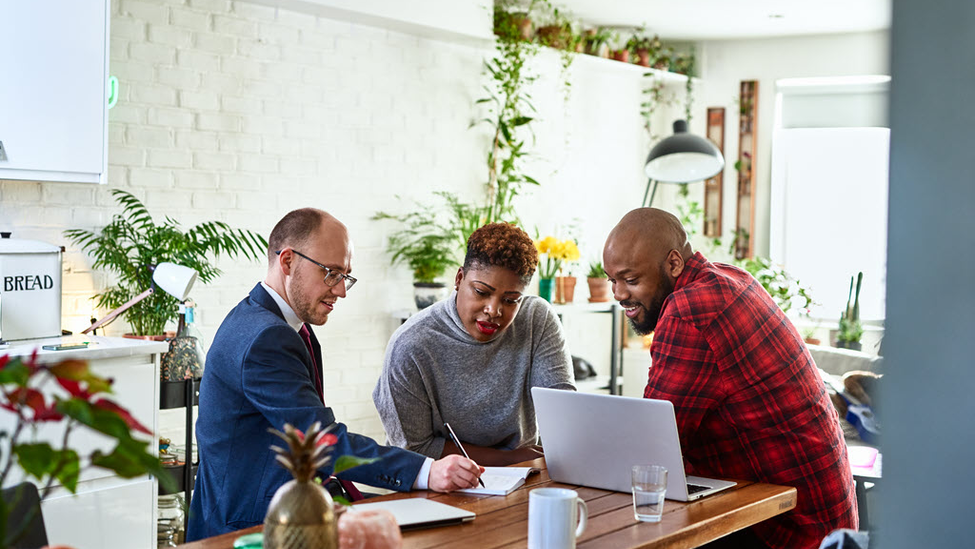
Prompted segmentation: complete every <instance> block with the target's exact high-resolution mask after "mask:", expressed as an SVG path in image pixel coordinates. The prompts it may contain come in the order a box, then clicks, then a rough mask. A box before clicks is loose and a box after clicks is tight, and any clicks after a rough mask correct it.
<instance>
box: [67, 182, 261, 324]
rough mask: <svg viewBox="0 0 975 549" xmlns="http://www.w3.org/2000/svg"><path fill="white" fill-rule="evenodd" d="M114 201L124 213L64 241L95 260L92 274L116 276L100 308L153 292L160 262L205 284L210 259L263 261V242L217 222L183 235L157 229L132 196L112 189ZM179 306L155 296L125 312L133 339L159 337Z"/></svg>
mask: <svg viewBox="0 0 975 549" xmlns="http://www.w3.org/2000/svg"><path fill="white" fill-rule="evenodd" d="M111 193H112V196H114V197H115V200H116V201H117V202H118V203H119V205H121V206H122V213H121V214H117V215H115V217H114V218H113V219H112V222H111V223H110V224H108V225H106V226H105V227H102V228H101V229H100V230H97V231H90V230H87V229H70V230H67V231H65V232H64V234H65V236H66V237H67V238H68V239H69V240H71V241H72V242H74V243H75V244H78V245H80V246H81V249H82V250H84V251H86V252H88V253H89V255H91V256H92V257H94V258H95V262H94V264H93V265H92V267H93V268H95V269H106V270H108V271H109V272H111V273H112V274H114V275H115V278H116V285H115V286H113V287H111V288H109V289H108V290H106V291H104V292H102V293H101V294H99V295H98V306H99V307H107V308H110V309H114V308H116V307H119V306H120V305H122V304H123V303H125V302H127V301H129V300H130V299H132V298H133V297H135V296H136V295H138V294H140V293H142V292H143V291H145V290H146V289H148V288H150V287H152V271H153V269H154V268H155V266H156V265H158V264H160V263H163V262H170V263H176V264H178V265H183V266H186V267H189V268H191V269H194V270H196V272H197V273H198V274H199V277H200V280H201V281H202V282H203V283H204V284H206V283H209V282H211V281H213V280H214V279H216V277H217V276H219V275H220V270H219V269H217V268H216V267H215V266H214V265H213V263H212V261H211V259H210V258H211V257H214V258H215V257H216V256H218V255H220V254H221V253H223V254H227V255H228V256H230V257H232V258H233V257H237V256H242V257H244V258H247V259H254V260H256V259H259V258H261V257H264V254H265V253H266V250H267V241H266V240H264V237H262V236H261V235H259V234H257V233H255V232H252V231H248V230H244V229H234V228H232V227H230V226H229V225H227V224H226V223H223V222H221V221H209V222H205V223H200V224H199V225H196V226H195V227H193V228H191V229H189V230H187V231H186V232H183V230H182V229H181V227H180V225H179V223H178V222H177V221H175V220H173V219H172V218H170V217H166V220H165V221H164V222H163V223H161V224H156V222H155V221H153V219H152V216H151V215H150V214H149V211H148V210H147V209H146V207H145V206H144V205H143V204H142V202H140V201H139V200H138V199H137V198H136V197H135V196H133V195H132V194H130V193H128V192H126V191H123V190H121V189H113V190H112V191H111ZM178 307H179V303H178V302H177V300H176V298H174V297H173V296H171V295H169V294H167V293H166V292H154V293H153V294H152V295H150V296H149V297H148V298H146V299H143V300H142V301H140V302H139V303H137V304H136V305H135V306H133V307H132V308H130V309H129V310H127V311H125V313H124V316H125V319H126V320H127V321H128V322H129V324H130V325H131V326H132V333H133V334H134V335H136V336H157V335H161V334H163V331H164V329H165V327H166V323H168V322H169V321H171V320H175V319H176V318H177V315H178Z"/></svg>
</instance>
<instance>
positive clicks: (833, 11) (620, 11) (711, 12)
mask: <svg viewBox="0 0 975 549" xmlns="http://www.w3.org/2000/svg"><path fill="white" fill-rule="evenodd" d="M552 3H553V4H554V5H555V6H557V7H559V8H565V10H566V11H568V12H570V13H571V14H572V16H573V18H574V19H579V20H582V21H583V22H584V24H586V25H593V26H595V25H599V26H611V27H639V26H641V25H644V24H645V25H646V28H647V31H648V32H649V33H651V34H658V35H660V37H661V38H664V39H667V40H717V39H734V38H757V37H773V36H795V35H802V34H829V33H840V32H862V31H874V30H881V29H888V28H890V11H891V0H554V1H553V2H552Z"/></svg>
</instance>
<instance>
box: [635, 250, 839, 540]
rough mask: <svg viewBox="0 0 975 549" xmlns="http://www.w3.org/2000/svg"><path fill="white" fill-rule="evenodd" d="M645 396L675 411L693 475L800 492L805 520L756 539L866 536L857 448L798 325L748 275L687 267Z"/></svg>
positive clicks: (692, 261) (666, 308)
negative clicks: (857, 532)
mask: <svg viewBox="0 0 975 549" xmlns="http://www.w3.org/2000/svg"><path fill="white" fill-rule="evenodd" d="M650 355H651V358H652V361H653V363H652V366H651V368H650V375H649V380H648V383H647V387H646V390H645V391H644V396H645V397H646V398H655V399H663V400H669V401H671V402H673V403H674V408H675V410H676V414H677V426H678V429H679V431H680V438H681V447H682V449H683V451H684V460H685V466H686V467H687V473H688V474H694V475H701V476H711V477H724V478H737V479H745V480H754V481H759V482H767V483H772V484H781V485H786V486H794V487H795V488H796V489H797V491H798V501H797V505H796V508H795V510H793V511H791V512H789V513H786V514H784V515H779V516H778V517H775V518H773V519H770V520H767V521H765V522H763V523H760V524H758V525H756V526H754V527H753V531H754V532H755V534H756V535H757V536H758V537H759V538H761V539H762V540H763V541H764V543H766V544H767V545H768V546H769V547H774V548H780V547H781V548H789V549H796V548H803V547H818V546H819V544H820V542H821V541H822V539H823V538H824V537H825V536H826V535H827V534H828V533H829V532H831V531H833V530H835V529H837V528H853V529H856V528H857V506H856V497H855V493H854V483H853V476H852V473H851V472H850V465H849V463H848V460H847V454H846V443H845V441H844V440H843V434H842V431H841V430H840V427H839V423H838V417H837V414H836V411H835V410H834V409H833V406H832V404H831V403H830V400H829V397H828V396H827V394H826V390H825V387H824V386H823V382H822V380H821V379H820V377H819V373H818V372H817V371H816V365H815V363H814V362H813V360H812V357H811V356H810V355H809V351H808V350H807V349H806V346H805V344H804V343H803V342H802V338H801V337H800V336H799V334H798V332H797V331H796V329H795V327H794V326H793V325H792V322H790V321H789V320H788V318H786V316H785V314H784V313H783V312H782V310H781V309H779V307H778V306H777V305H776V304H775V302H774V301H772V298H771V297H770V296H769V295H768V292H766V291H765V289H764V288H763V287H762V286H761V284H759V283H758V282H757V281H756V280H755V279H754V278H752V276H751V275H749V274H748V273H747V272H745V271H743V270H741V269H738V268H737V267H733V266H731V265H724V264H721V263H711V262H709V261H707V260H706V259H705V258H704V256H703V255H701V254H700V253H696V254H694V255H693V256H692V257H691V258H689V259H688V261H687V262H686V265H685V268H684V271H683V272H682V273H681V275H680V276H679V277H678V279H677V282H676V285H675V289H674V292H673V293H672V294H671V295H670V296H669V297H668V298H667V299H666V300H665V301H664V304H663V307H662V310H661V313H660V318H659V320H658V322H657V327H656V331H655V333H654V338H653V343H652V345H651V348H650Z"/></svg>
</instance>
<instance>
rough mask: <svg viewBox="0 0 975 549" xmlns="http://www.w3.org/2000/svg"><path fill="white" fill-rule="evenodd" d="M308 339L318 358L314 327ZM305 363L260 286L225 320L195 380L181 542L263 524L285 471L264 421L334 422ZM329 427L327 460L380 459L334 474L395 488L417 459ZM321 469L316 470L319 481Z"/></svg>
mask: <svg viewBox="0 0 975 549" xmlns="http://www.w3.org/2000/svg"><path fill="white" fill-rule="evenodd" d="M312 346H313V348H314V350H315V352H316V353H317V354H318V355H319V357H321V347H320V346H319V344H318V340H317V339H315V334H314V333H312ZM319 363H321V361H320V360H319ZM312 368H314V366H313V362H312V360H311V356H310V355H309V354H308V350H307V348H306V347H305V344H304V342H302V340H301V336H300V335H298V333H297V332H296V331H295V330H294V329H292V328H291V326H289V325H288V323H287V322H285V320H284V316H283V315H282V314H281V311H280V309H279V308H278V306H277V304H276V303H275V302H274V300H273V299H272V298H271V296H270V295H269V294H268V293H267V291H266V290H264V288H263V287H262V286H261V285H260V284H258V285H257V286H256V287H255V288H254V289H253V290H251V293H250V295H249V296H248V297H247V298H246V299H244V300H243V301H241V302H240V303H239V304H238V305H237V306H236V307H234V309H233V310H232V311H230V314H228V315H227V318H225V319H224V321H223V324H221V325H220V328H219V329H218V330H217V335H216V336H215V337H214V339H213V344H212V345H211V347H210V351H209V353H208V354H207V360H206V369H205V370H204V373H203V381H202V383H201V385H200V411H199V419H198V420H197V423H196V438H197V445H198V448H199V458H200V468H199V472H198V474H197V477H196V486H195V491H194V493H193V501H192V504H191V505H190V520H189V528H188V531H187V541H191V540H196V539H201V538H205V537H210V536H214V535H217V534H223V533H225V532H231V531H234V530H239V529H241V528H246V527H249V526H254V525H255V524H261V523H263V522H264V516H265V515H266V514H267V507H268V503H270V501H271V497H272V496H273V495H274V492H275V491H276V490H277V489H278V488H279V487H280V486H281V485H283V484H284V483H285V482H287V481H289V480H291V478H292V477H291V474H290V473H289V472H288V471H287V470H285V469H284V468H283V467H281V466H280V465H278V464H277V463H276V462H275V460H274V453H273V452H272V451H271V450H270V446H271V445H272V444H274V445H278V446H285V444H284V441H282V440H281V439H279V438H277V437H275V436H274V435H272V434H271V433H269V432H268V431H267V430H268V428H269V427H274V428H275V429H278V430H282V428H283V427H284V424H285V423H290V424H292V425H294V426H295V427H296V428H298V429H301V430H302V431H304V430H306V429H307V428H308V427H309V426H311V425H312V424H313V423H314V422H316V421H321V422H322V425H323V426H326V425H330V424H332V423H334V422H335V416H334V415H333V414H332V409H331V408H328V407H326V406H324V405H323V404H322V401H321V400H319V398H318V392H317V391H316V389H315V377H314V373H313V372H314V370H313V369H312ZM332 432H333V433H335V435H337V436H338V442H337V443H336V444H335V446H334V449H333V451H332V456H333V460H334V459H335V458H337V457H338V456H342V455H347V454H348V455H355V456H359V457H379V458H381V460H380V461H378V462H376V463H373V464H370V465H363V466H359V467H356V468H353V469H350V470H348V471H346V472H343V473H342V475H341V476H342V478H343V479H347V480H353V481H356V482H362V483H364V484H369V485H371V486H378V487H382V488H388V489H391V490H399V491H408V490H409V489H410V488H411V487H412V486H413V482H414V480H415V479H416V475H417V473H418V472H419V470H420V467H421V466H422V465H423V461H424V457H423V456H421V455H420V454H416V453H414V452H409V451H407V450H403V449H400V448H394V447H389V446H381V445H379V444H378V443H377V442H376V441H374V440H372V439H371V438H368V437H364V436H361V435H356V434H353V433H349V432H348V431H347V430H346V427H345V425H343V424H341V423H338V424H336V426H335V428H334V429H333V430H332ZM330 468H331V465H330V466H329V470H326V471H322V477H323V478H327V476H328V475H329V474H330Z"/></svg>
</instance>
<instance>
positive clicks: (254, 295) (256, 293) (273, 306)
mask: <svg viewBox="0 0 975 549" xmlns="http://www.w3.org/2000/svg"><path fill="white" fill-rule="evenodd" d="M250 298H251V299H252V300H253V301H254V302H255V303H256V304H257V305H259V306H261V307H264V308H265V309H267V310H269V311H271V312H272V313H274V314H275V315H277V316H278V318H280V319H281V322H286V321H285V319H284V313H282V312H281V308H280V307H278V304H277V303H275V302H274V298H273V297H271V294H269V293H267V290H265V289H264V286H261V283H260V282H258V283H257V285H256V286H254V289H253V290H251V293H250ZM308 333H309V334H310V335H311V348H312V351H314V353H315V357H317V358H313V357H312V356H311V355H309V354H308V350H307V348H306V347H305V342H304V341H301V336H300V335H299V334H298V332H295V337H297V338H298V340H299V341H301V348H302V349H305V357H306V359H305V368H307V369H308V376H309V377H310V378H311V383H312V385H318V383H319V381H318V380H320V379H321V376H322V374H321V373H320V371H319V373H316V372H315V363H316V362H317V363H318V364H321V363H322V346H321V344H319V343H318V338H317V337H315V331H314V330H312V329H311V326H309V327H308ZM322 383H323V384H324V381H323V382H322ZM319 388H320V389H322V388H321V387H319Z"/></svg>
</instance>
